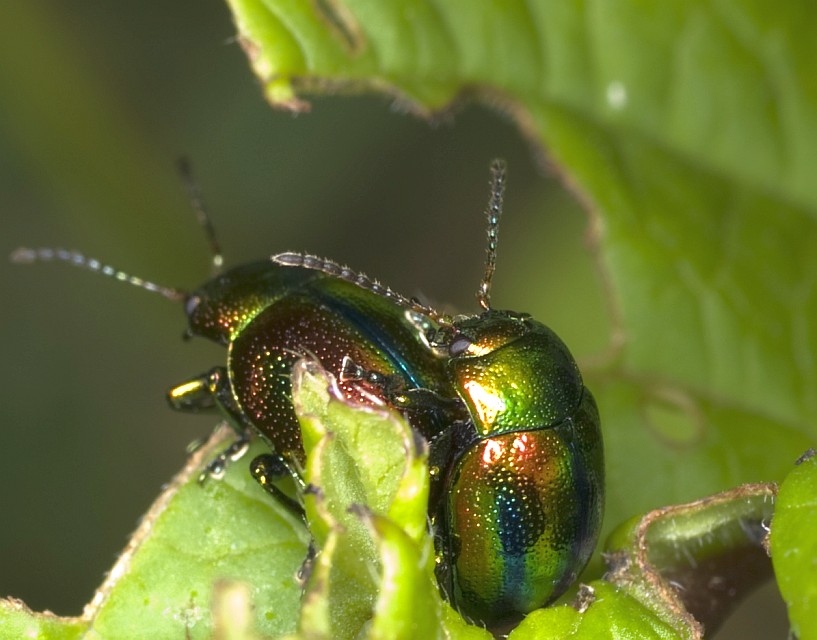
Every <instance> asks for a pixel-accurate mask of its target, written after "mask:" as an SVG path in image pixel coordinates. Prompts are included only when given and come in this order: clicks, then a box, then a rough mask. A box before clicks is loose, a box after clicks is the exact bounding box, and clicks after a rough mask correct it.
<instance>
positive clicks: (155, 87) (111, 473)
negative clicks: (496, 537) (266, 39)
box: [0, 0, 780, 628]
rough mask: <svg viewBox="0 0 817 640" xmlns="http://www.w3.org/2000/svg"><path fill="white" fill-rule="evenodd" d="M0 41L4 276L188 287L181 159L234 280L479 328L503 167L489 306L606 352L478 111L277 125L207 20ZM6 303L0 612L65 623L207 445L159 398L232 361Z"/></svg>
mask: <svg viewBox="0 0 817 640" xmlns="http://www.w3.org/2000/svg"><path fill="white" fill-rule="evenodd" d="M0 24H2V25H4V29H3V38H0V198H1V199H2V201H1V202H0V206H2V209H1V210H2V214H0V225H1V227H0V239H1V241H0V245H1V246H0V249H2V251H3V252H5V254H8V253H10V252H11V251H12V250H13V249H15V248H16V247H18V246H21V245H26V246H62V247H65V248H69V249H78V250H81V251H83V252H85V253H87V254H88V255H90V256H93V257H96V258H98V259H100V260H102V261H105V262H108V263H110V264H113V265H115V266H117V267H120V268H122V269H124V270H126V271H128V272H131V273H133V274H136V275H139V276H141V277H144V278H147V279H152V280H155V281H157V282H159V283H162V284H167V285H172V286H178V287H182V288H189V287H194V286H196V285H197V284H199V283H201V282H202V281H203V280H204V279H206V277H207V276H208V273H209V263H208V259H209V257H208V251H207V245H206V243H205V242H204V240H203V237H202V234H201V232H200V230H199V229H198V228H197V226H196V223H195V219H194V217H193V215H192V213H191V210H190V207H189V203H188V199H187V195H186V193H185V191H184V189H183V187H182V184H181V181H180V180H179V177H178V175H177V173H176V170H175V160H176V159H177V158H178V157H179V156H180V155H182V154H184V155H186V156H188V157H190V158H191V160H192V162H193V166H194V171H195V174H196V177H197V181H198V183H199V184H200V186H201V188H202V190H203V192H204V197H205V200H206V202H207V204H208V206H209V209H210V211H211V213H212V218H213V221H214V223H215V225H216V228H217V230H218V233H219V238H220V240H221V243H222V245H223V248H224V252H225V254H226V259H227V263H228V265H229V264H237V263H240V262H244V261H248V260H252V259H256V258H259V257H263V256H267V255H269V254H271V253H276V252H279V251H282V250H308V251H309V252H311V253H316V254H320V255H325V256H328V257H331V258H333V259H335V260H338V261H341V262H346V263H348V264H349V265H351V266H352V267H354V268H356V269H359V270H362V271H365V272H366V273H368V274H369V275H372V276H375V277H378V278H379V279H381V280H382V281H383V282H385V283H387V284H389V285H390V286H392V287H393V288H395V289H397V290H399V291H401V292H403V293H405V294H408V295H418V296H420V297H422V298H424V299H426V300H429V301H431V302H433V303H435V304H439V305H440V306H445V307H446V308H447V309H449V310H460V311H465V312H467V311H473V310H475V302H474V291H475V290H476V286H477V283H478V281H479V278H480V276H481V268H482V260H483V251H484V249H483V247H484V224H483V216H482V210H483V208H484V206H485V203H486V201H487V195H488V186H487V181H488V164H489V162H490V160H491V159H492V158H493V157H496V156H501V157H504V158H506V159H507V161H508V163H509V167H510V175H509V187H508V194H507V198H506V207H505V212H506V217H505V221H504V222H503V225H502V228H501V241H500V255H499V263H498V271H497V276H496V279H495V286H494V296H493V301H494V304H495V305H496V306H497V307H508V308H513V309H517V310H524V311H528V312H530V313H532V314H534V315H535V316H536V317H537V318H539V319H541V320H543V321H545V322H546V323H548V324H550V325H551V326H552V327H553V328H554V329H555V330H556V331H557V332H558V333H559V334H560V335H562V337H563V338H564V339H565V341H566V342H567V343H568V345H569V346H570V347H571V348H572V349H573V351H574V353H576V354H577V355H578V356H579V358H580V360H581V358H582V357H583V356H592V355H593V354H594V353H598V352H599V351H600V350H601V349H603V348H604V346H605V345H606V343H607V338H608V327H607V319H606V307H605V304H604V295H605V294H604V292H603V285H602V278H601V277H600V276H599V274H598V272H597V270H596V269H595V266H594V260H595V258H594V255H593V254H592V252H591V251H590V250H589V248H588V243H587V242H586V241H585V233H586V232H585V227H586V216H585V214H584V213H583V212H582V210H581V207H580V206H579V204H578V203H577V201H576V199H575V198H573V197H572V196H571V195H570V194H568V193H566V192H565V190H564V189H563V187H561V186H560V183H559V181H558V179H557V178H556V174H555V171H553V170H552V168H551V167H549V166H548V165H547V163H546V162H544V161H541V160H537V157H536V152H535V150H534V149H533V148H532V147H531V146H530V145H529V144H528V143H527V142H526V141H525V140H524V139H523V138H522V137H521V135H520V134H519V132H518V131H517V129H516V128H515V126H514V125H513V124H512V123H511V122H510V119H509V118H507V117H504V116H503V115H502V114H498V113H495V112H491V111H489V110H487V109H485V108H483V107H477V106H470V107H467V108H465V109H463V110H461V111H459V112H458V113H456V114H455V116H453V117H449V118H441V119H439V120H438V121H437V122H435V123H429V122H427V121H424V120H421V119H418V118H416V117H414V116H411V115H409V114H407V113H406V112H405V109H404V108H403V106H402V105H400V104H397V103H395V102H393V101H392V100H390V99H388V98H385V97H382V96H375V97H372V96H368V97H355V98H352V97H336V98H322V99H318V100H315V101H313V110H312V113H310V114H307V115H300V116H297V117H296V116H292V115H291V114H288V113H285V112H277V111H273V110H272V109H271V108H269V107H268V106H267V105H266V104H265V103H264V101H263V98H262V95H261V90H260V88H259V87H258V85H257V83H256V81H255V80H254V78H253V77H252V75H251V73H250V70H249V66H248V64H247V62H246V58H245V56H244V53H243V52H242V51H241V49H240V48H239V46H238V45H237V44H236V43H235V41H234V39H233V36H234V29H233V26H232V23H231V19H230V15H229V12H228V11H227V8H226V5H224V4H222V3H221V2H219V1H218V0H213V1H212V2H208V3H201V2H192V1H190V0H180V1H177V2H174V3H166V2H159V1H158V0H143V2H140V3H132V4H129V3H113V4H112V3H110V2H102V1H101V0H76V1H75V2H72V3H70V6H69V5H68V4H67V3H64V2H57V1H56V0H32V1H29V2H25V3H3V5H2V6H0ZM0 296H2V300H3V302H4V310H3V313H2V314H0V323H2V327H1V328H2V335H3V336H4V344H3V351H4V363H5V366H4V368H3V372H2V396H1V397H2V403H1V404H0V412H2V413H1V414H0V415H2V425H3V446H4V455H3V463H2V465H0V481H1V482H2V487H3V491H2V503H1V504H0V506H1V507H2V513H3V520H4V523H5V526H3V527H2V530H0V596H5V595H14V596H16V597H20V598H22V599H23V600H25V601H26V603H27V604H28V605H29V606H31V607H32V608H33V609H36V610H42V609H51V610H53V611H55V612H56V613H59V614H65V615H76V614H79V613H80V611H81V609H82V606H83V604H84V603H86V602H87V601H88V600H89V599H90V598H91V596H92V594H93V591H94V589H95V587H96V586H97V585H98V584H99V583H100V582H101V580H102V577H103V575H104V572H105V571H106V570H107V569H108V568H109V567H110V566H111V565H112V564H113V562H114V560H115V558H116V556H117V554H118V552H119V551H120V550H121V549H122V547H123V546H124V545H125V543H126V541H127V538H128V535H129V533H130V532H131V531H132V530H133V529H134V528H135V527H136V525H137V523H138V520H139V517H140V514H142V513H143V512H144V511H145V510H146V509H147V507H148V505H149V504H150V503H151V501H152V499H153V498H154V497H155V496H156V495H157V494H158V492H159V489H160V487H161V485H162V483H163V482H166V481H167V480H169V479H170V477H171V476H172V475H173V474H174V473H175V471H176V470H178V469H179V468H180V467H181V466H182V464H183V462H184V459H185V446H186V444H187V443H188V442H190V441H191V440H193V439H194V438H197V437H199V436H202V435H204V434H206V433H208V431H209V429H210V428H211V427H212V426H213V422H212V420H211V419H209V418H205V417H195V416H186V415H181V414H174V413H172V412H171V411H170V410H169V409H168V408H167V406H166V404H165V400H164V393H165V391H166V389H167V388H168V387H169V386H171V385H172V384H174V383H177V382H180V381H182V380H184V379H185V378H187V377H189V376H191V375H193V374H197V373H200V372H202V371H205V370H207V369H208V368H210V367H211V366H213V365H215V364H221V363H222V362H223V361H224V355H225V354H224V351H223V350H222V349H220V348H218V347H216V346H214V345H210V344H207V343H205V342H203V341H194V342H190V343H185V342H183V341H182V340H181V339H180V336H181V333H182V331H183V330H184V328H185V325H184V316H183V314H182V312H181V310H180V309H178V308H174V306H173V305H172V304H171V303H169V302H168V301H166V300H164V299H163V298H161V297H159V296H155V295H150V294H148V293H146V292H143V291H138V290H136V289H134V288H132V287H127V286H123V285H121V284H118V283H115V282H112V281H110V280H106V279H103V278H101V277H98V276H94V275H91V274H89V273H83V272H79V271H77V270H76V269H72V268H70V267H68V266H64V265H54V264H50V265H49V264H37V265H34V266H29V267H21V266H17V265H12V264H10V263H8V262H7V261H0ZM778 628H780V627H778Z"/></svg>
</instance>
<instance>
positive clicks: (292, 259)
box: [272, 251, 452, 326]
mask: <svg viewBox="0 0 817 640" xmlns="http://www.w3.org/2000/svg"><path fill="white" fill-rule="evenodd" d="M272 261H273V262H275V263H276V264H280V265H283V266H285V267H304V268H305V269H312V270H314V271H320V272H321V273H325V274H326V275H328V276H333V277H336V278H340V279H341V280H346V281H347V282H351V283H353V284H356V285H357V286H359V287H360V288H362V289H365V290H366V291H371V292H372V293H375V294H377V295H379V296H383V297H384V298H386V299H388V300H391V301H392V302H394V303H396V304H398V305H400V306H401V307H403V308H404V309H410V310H411V311H415V312H416V313H419V314H420V315H423V316H426V317H427V318H431V319H432V320H433V321H434V322H436V323H437V324H440V325H446V326H448V325H450V324H451V323H452V320H451V318H450V317H449V316H447V315H445V314H441V313H439V312H437V311H435V310H434V309H432V308H431V307H429V306H427V305H424V304H422V303H421V302H420V301H419V300H417V298H407V297H405V296H404V295H401V294H399V293H397V292H396V291H392V289H390V288H389V287H385V286H383V285H382V284H380V283H379V282H378V281H377V280H373V279H372V278H370V277H369V276H367V275H366V274H365V273H361V272H359V271H352V269H350V268H349V267H346V266H343V265H340V264H338V263H337V262H334V261H332V260H328V259H326V258H320V257H318V256H313V255H310V254H308V253H298V252H294V251H288V252H285V253H279V254H276V255H274V256H272Z"/></svg>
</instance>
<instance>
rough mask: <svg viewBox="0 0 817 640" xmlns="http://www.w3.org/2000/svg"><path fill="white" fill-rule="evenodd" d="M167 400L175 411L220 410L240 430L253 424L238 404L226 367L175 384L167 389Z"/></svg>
mask: <svg viewBox="0 0 817 640" xmlns="http://www.w3.org/2000/svg"><path fill="white" fill-rule="evenodd" d="M167 400H168V402H169V403H170V406H171V407H172V408H173V409H175V410H176V411H184V412H188V413H198V412H200V411H210V410H212V409H218V410H219V411H221V413H222V414H223V415H224V417H225V418H227V420H228V422H229V423H230V425H231V426H232V427H233V428H234V429H235V430H236V431H238V432H239V433H241V432H242V431H244V430H245V429H247V428H248V427H250V426H251V425H250V424H249V422H248V421H247V419H246V418H245V417H244V415H243V413H242V412H241V409H240V408H239V407H238V405H237V404H236V401H235V398H234V397H233V390H232V387H231V386H230V381H229V378H228V376H227V369H226V368H225V367H213V368H212V369H210V371H208V372H207V373H203V374H201V375H199V376H196V377H195V378H192V379H191V380H188V381H187V382H183V383H182V384H179V385H176V386H175V387H173V388H172V389H171V390H170V391H168V393H167Z"/></svg>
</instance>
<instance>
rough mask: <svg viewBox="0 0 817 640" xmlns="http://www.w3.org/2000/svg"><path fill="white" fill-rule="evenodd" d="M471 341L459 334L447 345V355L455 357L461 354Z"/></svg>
mask: <svg viewBox="0 0 817 640" xmlns="http://www.w3.org/2000/svg"><path fill="white" fill-rule="evenodd" d="M472 344H473V342H471V341H470V340H469V339H468V338H466V337H465V336H463V335H459V336H457V337H456V338H454V339H453V340H452V341H451V344H450V345H448V355H450V356H451V357H452V358H456V357H457V356H460V355H462V354H463V353H465V352H466V351H468V349H469V348H470V347H471V345H472Z"/></svg>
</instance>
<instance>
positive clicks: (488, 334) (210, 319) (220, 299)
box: [24, 161, 604, 626]
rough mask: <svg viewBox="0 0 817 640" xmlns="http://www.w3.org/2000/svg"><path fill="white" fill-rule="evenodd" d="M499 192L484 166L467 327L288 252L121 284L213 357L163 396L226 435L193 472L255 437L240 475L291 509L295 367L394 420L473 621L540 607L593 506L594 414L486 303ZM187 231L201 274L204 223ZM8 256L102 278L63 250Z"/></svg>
mask: <svg viewBox="0 0 817 640" xmlns="http://www.w3.org/2000/svg"><path fill="white" fill-rule="evenodd" d="M504 187H505V169H504V164H503V163H501V162H500V161H496V162H494V164H493V165H492V190H491V199H490V203H489V207H488V219H489V224H488V251H487V260H486V269H485V276H484V277H483V280H482V283H481V285H480V289H479V292H478V295H477V297H478V300H479V303H480V305H481V306H482V308H483V312H482V313H481V314H479V315H474V316H457V317H455V318H450V317H447V316H444V315H441V314H439V313H437V312H436V311H434V310H433V309H431V308H429V307H427V306H424V305H422V304H420V303H419V302H417V301H416V300H414V299H407V298H405V297H403V296H401V295H399V294H396V293H395V292H393V291H391V290H390V289H388V288H385V287H382V286H381V285H379V284H378V283H377V282H376V281H372V280H370V279H369V278H367V277H366V276H364V275H362V274H359V273H355V272H353V271H351V270H349V269H347V268H345V267H340V266H339V265H337V264H336V263H334V262H332V261H328V260H323V259H319V258H316V257H314V256H308V255H304V254H296V253H285V254H279V255H277V256H274V257H273V258H272V259H271V260H266V261H261V262H256V263H251V264H247V265H243V266H239V267H236V268H233V269H230V270H228V271H226V272H224V273H220V274H218V275H217V276H215V277H214V278H213V279H212V280H210V281H209V282H207V283H205V284H204V285H203V286H202V287H200V288H198V289H197V290H195V291H193V292H191V293H187V292H182V291H178V290H175V289H169V288H164V287H158V286H156V285H153V284H151V283H142V282H141V281H140V282H137V284H140V285H141V286H144V287H146V288H150V289H153V290H158V291H160V292H161V293H163V294H164V295H165V296H167V297H169V298H172V299H174V300H180V301H182V302H183V303H184V308H185V312H186V315H187V318H188V327H189V328H188V334H189V335H190V336H202V337H205V338H208V339H210V340H213V341H215V342H217V343H220V344H223V345H225V346H226V347H227V348H228V357H227V364H226V366H219V367H215V368H213V369H212V370H211V371H209V372H208V373H205V374H203V375H200V376H196V377H194V378H192V379H191V380H189V381H187V382H184V383H183V384H180V385H177V386H176V387H174V388H173V389H171V391H170V393H169V400H170V403H171V405H172V406H173V407H174V408H175V409H178V410H183V411H202V410H210V409H212V410H219V411H221V412H222V413H223V414H224V415H226V416H227V417H228V419H229V421H230V423H231V424H232V425H233V426H234V427H235V428H236V430H237V432H238V433H239V438H238V440H237V442H236V443H235V444H234V445H233V446H232V447H230V449H228V450H227V451H225V452H224V454H223V455H222V456H220V457H219V458H218V459H217V460H214V461H213V463H212V464H211V465H210V467H209V472H210V473H211V474H213V475H218V474H219V473H220V472H221V471H222V470H223V467H224V465H225V464H226V463H227V461H228V460H229V459H230V458H235V457H238V456H239V455H240V454H241V452H242V451H243V450H244V447H245V446H246V443H247V441H248V439H249V437H250V436H251V435H252V434H256V433H259V434H261V436H262V437H264V438H265V439H266V440H267V441H268V442H269V443H270V444H271V446H272V449H273V452H274V453H272V454H270V455H267V456H262V457H261V458H258V459H256V460H254V461H253V462H252V465H251V467H252V470H253V473H254V475H255V476H256V478H257V479H258V480H259V481H260V482H261V483H262V484H263V485H264V486H265V487H266V488H267V489H268V490H270V492H271V493H273V494H274V495H276V496H277V497H278V498H279V499H280V500H282V501H283V502H284V503H285V504H287V505H288V506H289V507H290V508H292V509H295V510H298V509H300V506H299V505H298V504H297V503H296V502H293V501H292V500H291V499H289V498H287V497H286V496H284V495H283V494H282V493H281V492H280V491H278V490H277V489H276V487H275V481H276V480H277V479H278V478H280V477H281V476H282V475H286V474H290V475H292V476H293V477H294V478H296V480H297V479H298V469H300V468H302V464H303V461H304V451H303V445H302V441H301V434H300V430H299V427H298V423H297V420H296V418H295V414H294V409H293V407H292V402H291V382H290V372H291V369H292V366H293V365H294V363H295V362H296V361H297V360H299V359H300V358H301V357H303V356H305V355H309V356H312V357H317V359H318V360H319V361H320V364H321V365H322V366H323V368H324V369H326V370H327V371H328V372H330V373H332V374H334V375H335V377H336V378H337V380H338V387H339V388H340V390H341V391H342V393H343V394H344V395H345V396H346V397H348V398H350V399H353V400H355V401H357V402H363V403H367V402H377V403H387V404H390V405H391V406H394V407H396V408H397V409H399V410H400V411H402V412H403V413H404V414H405V415H406V417H407V418H408V420H409V422H410V424H411V425H412V427H413V428H414V429H415V430H416V431H417V432H418V433H419V434H420V435H422V436H423V437H424V438H425V439H426V440H427V441H428V443H429V446H430V457H429V462H430V467H431V474H432V475H431V478H432V485H431V495H430V500H429V516H430V520H431V522H432V526H433V529H434V537H435V546H436V551H437V556H438V564H437V576H438V579H439V583H440V587H441V589H442V590H443V592H444V594H445V595H446V596H447V597H448V599H449V600H450V601H451V602H452V604H454V606H456V607H457V608H458V609H459V610H460V611H461V612H462V613H463V614H464V615H465V616H466V617H468V618H470V619H472V620H475V621H478V622H482V623H484V624H486V625H488V626H493V625H495V624H497V623H500V622H505V621H510V620H513V619H514V618H518V617H519V615H520V614H524V613H527V612H530V611H532V610H534V609H536V608H538V607H541V606H544V605H546V604H547V603H549V602H551V601H552V600H553V599H555V598H557V597H558V596H559V595H561V594H562V593H563V592H564V591H565V589H567V588H568V587H569V586H570V585H571V584H572V583H573V582H574V581H575V579H576V577H577V576H578V574H579V573H580V572H581V570H582V569H583V568H584V566H585V565H586V563H587V561H588V559H589V557H590V555H591V553H592V551H593V549H594V547H595V544H596V541H597V538H598V534H599V528H600V524H601V514H602V508H603V501H604V459H603V451H602V438H601V431H600V426H599V416H598V412H597V409H596V405H595V402H594V400H593V397H592V395H591V394H590V392H589V391H588V389H587V388H586V387H585V386H584V384H583V382H582V378H581V375H580V373H579V370H578V368H577V366H576V363H575V361H574V359H573V357H572V356H571V355H570V353H569V351H568V350H567V348H566V347H565V345H564V344H563V343H562V341H561V340H560V339H559V338H558V337H557V336H556V335H555V334H554V333H553V332H552V331H551V330H550V329H548V328H547V327H545V326H544V325H542V324H540V323H539V322H537V321H535V320H533V319H532V318H530V317H529V316H528V315H525V314H520V313H515V312H510V311H500V310H496V309H492V308H491V306H490V298H489V294H490V283H491V278H492V275H493V271H494V265H495V260H496V239H497V228H498V222H499V218H500V215H501V208H502V196H503V193H504ZM196 195H197V194H195V193H194V203H195V204H197V207H198V210H199V213H200V214H202V215H201V216H200V217H202V218H203V217H204V216H203V210H202V208H201V206H200V202H198V199H197V197H196ZM205 228H206V229H207V230H208V232H209V233H210V238H211V241H212V242H213V246H214V264H216V265H219V264H220V252H219V251H218V250H217V245H216V244H215V241H214V239H213V235H212V230H211V228H210V227H209V222H205ZM24 257H27V258H28V259H31V258H32V257H39V258H43V259H52V258H62V259H66V260H69V261H71V262H73V263H74V264H77V265H79V266H86V267H90V268H92V269H96V270H104V269H103V268H101V267H100V266H99V264H98V263H95V262H94V261H87V260H85V259H84V258H82V257H81V256H77V255H76V254H69V255H68V257H64V256H60V255H55V254H48V255H46V254H43V255H37V256H31V255H27V256H24ZM91 263H93V264H91ZM95 265H96V266H95ZM120 279H122V278H120Z"/></svg>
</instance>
